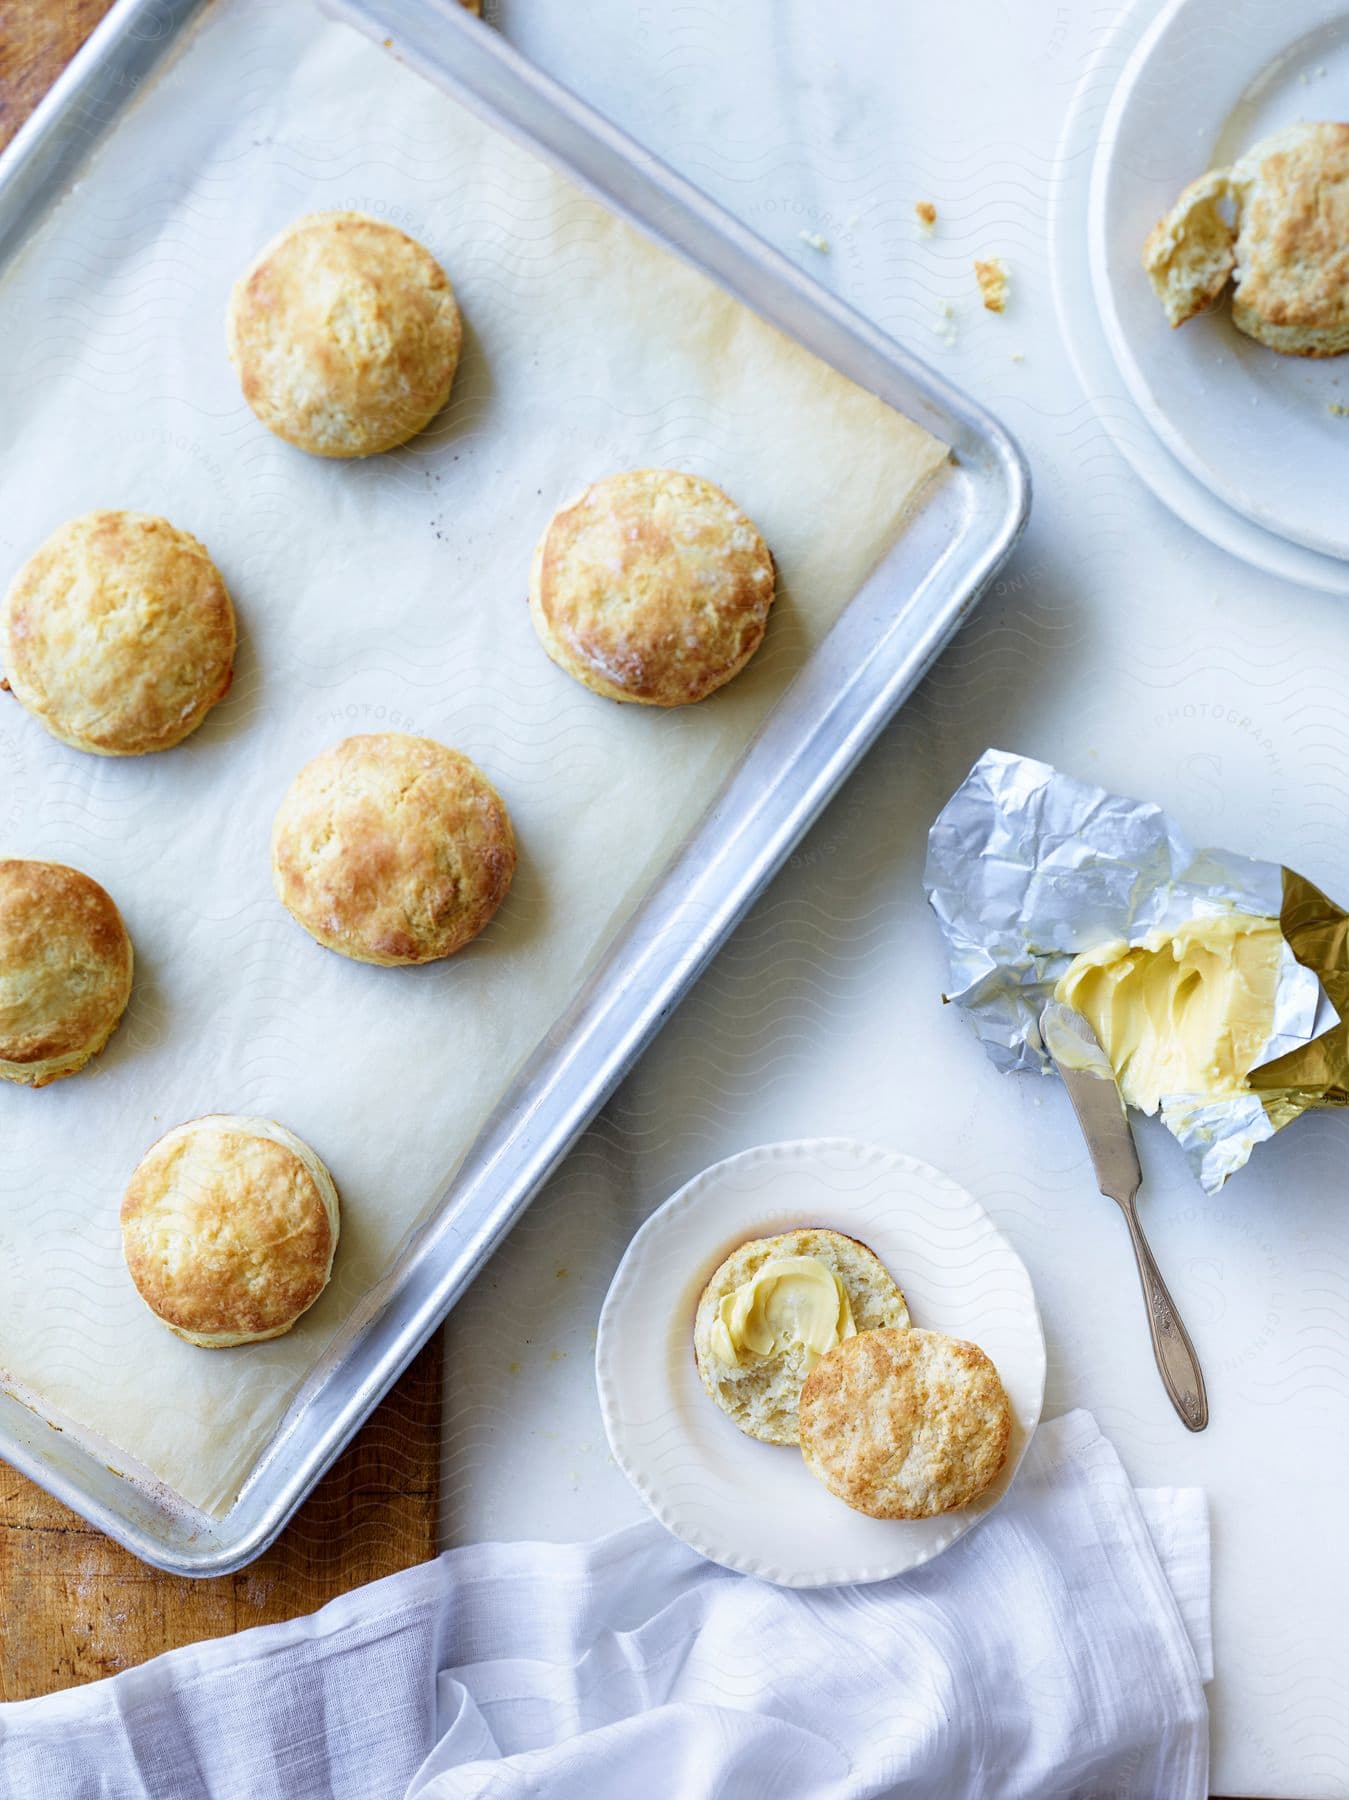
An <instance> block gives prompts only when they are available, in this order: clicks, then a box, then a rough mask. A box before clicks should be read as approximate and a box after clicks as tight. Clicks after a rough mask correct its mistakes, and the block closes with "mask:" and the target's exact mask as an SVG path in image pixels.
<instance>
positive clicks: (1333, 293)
mask: <svg viewBox="0 0 1349 1800" xmlns="http://www.w3.org/2000/svg"><path fill="white" fill-rule="evenodd" d="M1143 266H1144V268H1145V269H1146V270H1147V273H1148V276H1149V279H1150V280H1151V282H1152V285H1153V288H1154V289H1155V291H1156V293H1157V296H1158V298H1159V299H1160V300H1161V302H1162V306H1163V308H1164V310H1165V312H1166V316H1167V318H1168V320H1169V321H1170V323H1171V324H1172V325H1173V326H1175V325H1183V324H1184V323H1185V321H1186V320H1187V319H1191V318H1193V317H1194V316H1195V314H1196V313H1198V312H1202V311H1203V310H1204V309H1205V308H1206V307H1208V306H1211V305H1212V304H1213V302H1214V301H1215V300H1216V299H1217V298H1218V297H1219V295H1220V294H1221V293H1222V291H1223V289H1224V288H1225V287H1226V285H1227V282H1228V279H1229V278H1230V279H1231V281H1232V283H1233V288H1232V323H1233V324H1234V325H1235V326H1236V327H1237V329H1238V330H1239V331H1243V332H1245V334H1246V335H1247V336H1248V337H1252V338H1254V339H1255V340H1256V341H1257V342H1258V343H1261V344H1264V345H1266V346H1267V347H1268V348H1269V349H1271V350H1278V351H1280V352H1282V353H1283V354H1285V355H1289V356H1340V355H1342V354H1343V353H1344V352H1345V351H1346V350H1349V125H1343V124H1335V123H1331V122H1328V121H1323V122H1319V123H1308V122H1305V121H1304V122H1303V123H1301V124H1297V125H1291V126H1289V127H1288V128H1287V129H1286V130H1283V131H1279V132H1276V133H1275V134H1274V135H1273V136H1272V137H1268V138H1264V139H1262V140H1261V142H1259V143H1258V144H1256V145H1254V146H1253V148H1251V149H1250V150H1248V151H1247V152H1246V154H1245V156H1243V157H1242V158H1241V159H1240V160H1239V161H1238V162H1236V163H1235V164H1233V165H1232V166H1231V167H1230V168H1221V169H1211V170H1209V172H1208V173H1207V174H1205V175H1201V176H1200V177H1199V179H1198V180H1197V181H1192V182H1191V183H1190V185H1189V187H1187V188H1186V189H1185V191H1184V193H1183V194H1182V195H1181V196H1180V199H1179V200H1178V201H1177V202H1176V204H1175V206H1174V207H1172V209H1171V211H1170V212H1169V213H1167V214H1166V216H1165V217H1164V218H1162V219H1161V220H1159V221H1158V223H1157V225H1156V226H1155V227H1154V228H1153V230H1152V232H1151V233H1150V235H1149V237H1148V240H1147V243H1146V244H1145V245H1144V249H1143Z"/></svg>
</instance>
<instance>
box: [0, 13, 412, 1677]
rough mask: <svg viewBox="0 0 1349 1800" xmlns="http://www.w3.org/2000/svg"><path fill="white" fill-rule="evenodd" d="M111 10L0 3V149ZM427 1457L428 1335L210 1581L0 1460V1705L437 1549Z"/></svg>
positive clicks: (293, 1607) (321, 1595)
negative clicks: (357, 1430)
mask: <svg viewBox="0 0 1349 1800" xmlns="http://www.w3.org/2000/svg"><path fill="white" fill-rule="evenodd" d="M110 4H111V0H60V4H59V5H58V4H54V3H53V0H0V146H3V145H4V144H5V143H7V142H8V141H9V139H10V138H11V137H13V135H14V133H15V132H16V131H17V130H18V128H19V126H20V125H21V124H22V123H23V121H24V119H25V118H26V117H27V116H28V114H29V112H31V110H32V109H33V107H34V106H35V105H36V104H37V102H38V101H39V100H40V99H41V97H42V95H43V94H44V93H45V92H46V90H47V88H48V87H49V86H50V85H51V83H52V82H53V81H54V80H55V79H56V77H57V75H58V74H59V73H60V72H61V70H62V69H63V68H64V67H65V65H66V63H67V62H68V61H69V60H70V58H71V57H72V56H73V55H74V53H75V51H76V50H77V49H78V48H79V46H80V44H81V43H83V41H84V39H85V38H86V37H87V36H88V34H89V32H90V31H92V30H93V28H94V26H95V25H96V24H97V23H98V21H99V20H100V19H101V18H102V16H103V14H104V13H105V12H106V11H107V10H108V7H109V5H110ZM225 1354H230V1353H229V1352H225ZM439 1450H440V1342H439V1337H438V1336H437V1337H436V1338H435V1339H433V1340H432V1342H431V1344H430V1345H428V1346H427V1348H426V1349H425V1350H424V1351H423V1352H422V1354H421V1356H420V1357H419V1358H418V1359H417V1361H416V1362H415V1363H414V1364H413V1365H412V1367H411V1368H410V1369H409V1370H408V1372H407V1374H406V1375H405V1376H404V1377H403V1379H402V1381H401V1382H400V1383H399V1385H398V1386H397V1387H396V1388H395V1389H394V1391H393V1393H392V1394H390V1396H389V1398H388V1399H387V1400H386V1401H385V1402H384V1404H383V1406H381V1407H380V1409H379V1410H378V1412H376V1413H375V1415H374V1416H373V1418H372V1419H371V1420H370V1422H369V1424H368V1425H367V1426H366V1428H365V1430H364V1431H363V1432H361V1434H360V1435H359V1436H358V1437H357V1438H356V1439H355V1441H354V1442H353V1443H352V1444H351V1445H350V1446H349V1448H348V1449H347V1451H346V1453H345V1454H344V1455H343V1456H342V1457H341V1458H340V1459H339V1460H338V1462H337V1463H336V1464H335V1465H334V1467H333V1468H332V1469H331V1470H330V1472H329V1473H328V1475H327V1476H326V1477H325V1478H324V1480H323V1481H322V1482H321V1483H320V1484H319V1486H318V1487H317V1488H316V1489H315V1491H314V1493H313V1494H312V1495H311V1497H310V1499H309V1501H308V1503H307V1504H306V1505H305V1506H304V1507H303V1508H302V1509H301V1511H300V1512H299V1513H298V1514H297V1515H296V1517H295V1519H294V1521H293V1522H292V1524H291V1525H290V1527H289V1528H288V1529H287V1530H286V1532H285V1533H284V1534H283V1535H282V1537H281V1539H280V1540H279V1541H278V1543H277V1544H275V1545H274V1546H273V1548H272V1549H271V1550H270V1551H268V1552H267V1553H266V1554H265V1555H264V1556H262V1557H260V1558H259V1559H258V1561H257V1562H255V1563H253V1564H251V1565H250V1567H249V1568H247V1569H244V1570H242V1571H241V1572H240V1573H239V1574H238V1575H230V1576H223V1577H221V1578H220V1579H219V1580H213V1581H185V1580H181V1579H178V1578H175V1577H173V1576H170V1575H164V1574H161V1573H160V1571H159V1570H157V1569H151V1568H147V1567H146V1565H145V1564H144V1563H141V1562H138V1561H137V1560H136V1558H135V1557H134V1556H130V1555H129V1554H128V1553H127V1552H126V1551H125V1550H122V1549H120V1548H119V1547H118V1546H117V1545H116V1544H113V1543H111V1542H109V1540H108V1539H107V1538H105V1537H103V1536H102V1535H101V1534H100V1533H99V1532H96V1531H93V1530H91V1529H90V1527H89V1526H87V1525H86V1524H85V1523H84V1521H83V1520H82V1519H80V1518H78V1517H77V1516H76V1515H75V1514H74V1513H72V1512H69V1511H67V1509H66V1508H65V1507H64V1506H62V1505H61V1504H60V1503H59V1502H58V1501H55V1500H53V1499H51V1498H50V1497H49V1496H48V1495H47V1494H45V1493H43V1491H42V1489H41V1488H39V1487H35V1486H34V1485H33V1483H32V1482H30V1481H26V1480H25V1479H24V1477H23V1476H22V1475H19V1474H18V1473H17V1472H16V1471H15V1470H13V1469H11V1468H9V1467H8V1466H7V1465H5V1464H4V1463H0V1646H3V1653H2V1654H0V1699H3V1700H25V1699H29V1698H31V1697H32V1696H34V1695H37V1694H48V1693H51V1692H53V1691H54V1690H55V1689H57V1688H63V1687H72V1686H74V1685H76V1684H77V1683H79V1682H84V1681H94V1680H96V1679H97V1678H98V1677H99V1676H102V1675H111V1674H114V1673H115V1672H116V1671H117V1670H119V1669H127V1668H131V1667H132V1666H134V1665H135V1664H136V1663H141V1662H144V1661H146V1660H147V1658H149V1657H152V1656H157V1655H159V1653H160V1651H162V1650H171V1649H173V1648H174V1647H175V1646H176V1645H179V1644H188V1643H195V1642H196V1641H197V1640H198V1639H200V1638H208V1637H222V1636H224V1635H226V1634H227V1633H229V1632H233V1631H241V1630H243V1629H244V1628H245V1627H246V1626H249V1625H266V1624H271V1623H273V1622H275V1621H277V1620H280V1619H290V1618H295V1617H297V1616H298V1615H299V1614H301V1613H307V1612H312V1611H313V1610H314V1608H315V1607H318V1606H322V1605H323V1603H324V1602H325V1601H327V1600H331V1599H333V1598H334V1597H335V1596H336V1595H338V1594H341V1593H345V1592H347V1590H348V1589H350V1588H354V1587H358V1586H360V1585H361V1584H362V1583H363V1582H367V1581H374V1580H375V1579H376V1578H377V1577H379V1576H381V1575H391V1574H393V1573H394V1571H395V1570H397V1569H403V1568H407V1567H409V1566H410V1565H411V1564H413V1563H418V1562H423V1561H425V1560H426V1558H427V1557H429V1556H433V1555H434V1554H435V1549H436V1491H437V1477H438V1472H439Z"/></svg>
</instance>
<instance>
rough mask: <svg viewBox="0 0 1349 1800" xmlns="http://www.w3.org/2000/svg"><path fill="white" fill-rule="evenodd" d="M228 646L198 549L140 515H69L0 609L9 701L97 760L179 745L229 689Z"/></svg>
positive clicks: (230, 630)
mask: <svg viewBox="0 0 1349 1800" xmlns="http://www.w3.org/2000/svg"><path fill="white" fill-rule="evenodd" d="M234 647H235V625H234V608H233V606H232V605H231V603H230V597H229V594H228V593H227V592H226V589H225V584H224V582H223V580H222V579H221V576H220V571H219V570H218V569H217V568H216V566H215V564H214V563H213V562H212V561H211V558H210V556H209V555H208V554H207V552H206V548H205V546H204V545H203V544H200V543H199V542H198V541H197V539H196V538H194V537H193V536H192V534H191V533H190V532H187V531H180V530H179V529H178V528H177V527H176V526H174V525H170V524H169V522H168V520H167V519H159V518H155V517H153V516H152V515H151V514H149V513H133V512H92V513H86V514H85V515H84V516H83V517H82V518H78V519H71V520H70V521H69V522H68V523H67V524H65V525H62V526H61V527H60V529H59V530H58V531H56V532H54V533H53V534H52V536H51V537H49V538H48V539H47V541H46V543H45V544H43V545H42V547H41V549H39V550H38V551H37V552H36V553H35V554H34V555H33V556H31V557H30V558H29V560H28V561H27V562H26V563H25V564H24V566H23V568H22V569H20V571H19V573H18V574H17V575H16V576H15V578H14V581H13V582H12V584H11V586H10V588H9V592H8V593H7V594H6V595H5V598H4V601H3V602H2V603H0V658H2V659H3V662H4V673H5V678H6V681H7V682H8V685H9V687H10V689H11V690H12V692H13V694H14V696H15V698H16V699H17V700H18V701H19V702H20V703H21V704H22V705H23V706H24V707H25V708H26V709H27V710H28V711H29V712H31V713H33V714H34V715H35V717H37V718H38V719H40V720H41V721H42V723H43V724H44V725H45V726H46V727H47V730H48V731H50V732H51V734H52V736H53V737H57V738H60V740H61V741H62V743H66V744H71V745H73V746H74V748H75V749H77V750H88V751H91V752H92V753H93V754H95V755H97V756H143V755H145V754H146V753H147V752H149V751H152V750H168V749H170V748H171V747H172V746H173V745H174V744H177V743H180V742H181V741H182V739H183V738H185V737H187V736H188V734H189V733H190V732H193V731H195V730H196V729H197V727H198V725H200V724H201V722H202V720H203V719H204V718H205V717H206V715H207V713H208V712H209V711H210V710H211V708H212V707H213V706H214V705H215V704H216V702H217V701H218V700H220V699H222V698H223V696H224V695H225V694H226V692H227V691H228V689H229V685H230V681H231V679H232V677H233V673H234Z"/></svg>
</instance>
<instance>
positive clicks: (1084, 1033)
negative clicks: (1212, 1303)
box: [1040, 1000, 1208, 1431]
mask: <svg viewBox="0 0 1349 1800" xmlns="http://www.w3.org/2000/svg"><path fill="white" fill-rule="evenodd" d="M1040 1036H1041V1038H1042V1039H1043V1041H1044V1046H1045V1049H1046V1050H1047V1051H1048V1052H1049V1055H1050V1057H1051V1058H1052V1060H1053V1063H1054V1066H1055V1068H1056V1069H1057V1070H1058V1072H1059V1074H1060V1075H1061V1076H1062V1077H1063V1085H1064V1086H1065V1087H1066V1088H1067V1090H1068V1098H1069V1099H1070V1100H1071V1101H1072V1103H1073V1111H1074V1112H1075V1113H1076V1114H1077V1122H1078V1124H1079V1125H1080V1126H1081V1127H1082V1135H1083V1137H1084V1138H1086V1140H1087V1148H1088V1150H1090V1152H1091V1160H1092V1163H1093V1164H1094V1166H1095V1169H1096V1181H1097V1185H1098V1186H1099V1188H1100V1190H1101V1192H1102V1193H1103V1194H1105V1195H1107V1196H1108V1197H1109V1198H1110V1199H1111V1200H1113V1201H1115V1202H1116V1204H1117V1205H1118V1207H1119V1209H1120V1211H1121V1212H1122V1213H1123V1214H1124V1222H1125V1224H1126V1225H1127V1226H1128V1227H1129V1237H1130V1240H1131V1241H1132V1243H1133V1247H1134V1255H1135V1257H1136V1258H1137V1260H1138V1278H1139V1280H1140V1281H1141V1282H1142V1284H1143V1300H1144V1303H1145V1304H1146V1306H1147V1309H1148V1330H1149V1331H1150V1332H1151V1333H1152V1351H1153V1355H1154V1356H1155V1357H1156V1358H1157V1368H1158V1370H1159V1371H1160V1373H1161V1377H1162V1381H1163V1383H1164V1384H1165V1387H1166V1391H1167V1393H1168V1394H1169V1395H1170V1396H1171V1404H1172V1405H1173V1406H1174V1407H1175V1409H1176V1411H1177V1412H1178V1413H1179V1414H1180V1416H1181V1420H1182V1422H1183V1423H1184V1424H1185V1425H1187V1426H1188V1427H1189V1429H1190V1430H1191V1431H1202V1430H1203V1429H1204V1427H1205V1426H1206V1425H1207V1424H1208V1395H1207V1394H1206V1393H1205V1391H1204V1376H1203V1371H1202V1370H1201V1369H1200V1367H1199V1358H1198V1357H1197V1356H1196V1355H1195V1353H1194V1345H1193V1344H1192V1343H1191V1342H1190V1334H1189V1332H1188V1331H1186V1329H1185V1326H1184V1324H1183V1323H1182V1321H1181V1317H1180V1314H1179V1313H1178V1312H1177V1311H1176V1303H1175V1301H1174V1300H1173V1299H1172V1298H1171V1295H1170V1294H1169V1293H1168V1292H1167V1286H1166V1283H1165V1282H1164V1281H1163V1280H1162V1272H1161V1270H1160V1269H1159V1268H1158V1267H1157V1261H1156V1258H1155V1257H1154V1256H1153V1254H1152V1250H1151V1248H1150V1246H1149V1244H1148V1240H1147V1239H1146V1238H1145V1237H1144V1235H1143V1227H1142V1226H1141V1225H1140V1224H1139V1223H1138V1207H1137V1204H1136V1202H1137V1198H1138V1190H1139V1187H1140V1186H1141V1185H1142V1181H1143V1171H1142V1169H1141V1168H1140V1167H1139V1164H1138V1151H1137V1149H1136V1148H1135V1145H1134V1134H1133V1131H1132V1130H1131V1128H1130V1125H1129V1117H1128V1114H1127V1113H1126V1111H1125V1108H1124V1100H1123V1098H1122V1096H1121V1094H1120V1091H1119V1085H1118V1083H1117V1082H1116V1080H1115V1071H1114V1069H1112V1068H1111V1066H1110V1059H1109V1057H1108V1056H1107V1055H1106V1053H1105V1051H1104V1050H1103V1049H1102V1048H1101V1043H1100V1040H1099V1039H1098V1038H1097V1036H1096V1033H1095V1032H1094V1031H1093V1030H1092V1028H1091V1026H1090V1025H1089V1024H1088V1023H1087V1021H1086V1020H1085V1019H1084V1018H1083V1017H1082V1014H1081V1013H1079V1012H1075V1011H1074V1010H1073V1008H1072V1007H1071V1006H1064V1005H1062V1004H1061V1003H1060V1002H1059V1001H1057V1000H1051V1001H1050V1002H1049V1004H1048V1006H1046V1007H1045V1009H1044V1011H1043V1012H1042V1013H1041V1015H1040Z"/></svg>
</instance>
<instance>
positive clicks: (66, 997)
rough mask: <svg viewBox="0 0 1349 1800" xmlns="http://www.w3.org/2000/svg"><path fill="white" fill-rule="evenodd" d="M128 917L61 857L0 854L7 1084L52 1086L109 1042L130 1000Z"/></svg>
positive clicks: (0, 1012)
mask: <svg viewBox="0 0 1349 1800" xmlns="http://www.w3.org/2000/svg"><path fill="white" fill-rule="evenodd" d="M131 975H132V952H131V939H130V938H129V937H128V936H127V931H126V926H125V925H124V924H123V923H122V915H121V914H120V913H119V912H118V910H117V907H116V906H115V905H114V903H113V900H112V896H111V895H110V894H108V893H107V892H106V891H105V890H104V889H103V888H101V887H100V886H99V884H98V883H97V882H96V881H94V880H93V879H91V877H90V876H88V875H84V874H82V873H81V872H80V871H79V870H78V869H71V868H67V867H66V865H65V864H64V863H50V862H35V861H29V860H27V859H25V858H22V857H6V858H4V859H0V1080H4V1081H14V1082H18V1083H19V1084H20V1085H21V1086H23V1087H35V1088H36V1087H46V1086H47V1085H48V1083H49V1082H53V1081H59V1080H60V1079H61V1078H62V1076H65V1075H74V1074H76V1073H78V1071H79V1070H80V1069H82V1068H83V1067H84V1065H85V1064H86V1063H87V1062H88V1061H89V1059H90V1057H91V1056H96V1055H97V1054H98V1052H99V1051H100V1050H101V1049H102V1048H103V1046H104V1045H105V1044H106V1043H107V1041H108V1039H109V1038H110V1037H111V1036H112V1034H113V1032H114V1030H115V1029H116V1027H117V1023H118V1021H119V1019H120V1018H121V1016H122V1014H123V1012H124V1011H125V1010H126V1003H127V1001H128V1000H129V999H130V997H131Z"/></svg>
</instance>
